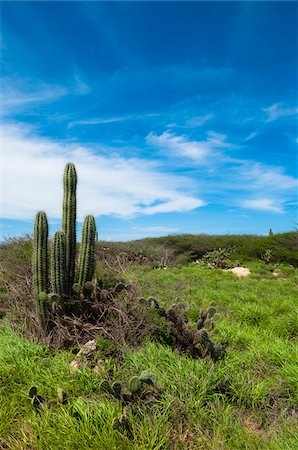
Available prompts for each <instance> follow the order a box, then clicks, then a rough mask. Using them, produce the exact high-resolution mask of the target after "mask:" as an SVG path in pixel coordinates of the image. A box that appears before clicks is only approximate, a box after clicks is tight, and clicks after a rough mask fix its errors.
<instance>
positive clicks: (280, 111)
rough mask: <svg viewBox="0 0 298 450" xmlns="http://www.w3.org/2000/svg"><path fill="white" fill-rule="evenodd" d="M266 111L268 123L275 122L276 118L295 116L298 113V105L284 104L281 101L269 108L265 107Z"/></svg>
mask: <svg viewBox="0 0 298 450" xmlns="http://www.w3.org/2000/svg"><path fill="white" fill-rule="evenodd" d="M263 111H264V112H265V113H266V115H267V118H266V123H270V122H274V121H275V120H278V119H281V118H284V117H295V116H297V115H298V106H283V104H281V103H274V104H273V105H271V106H269V107H268V108H263Z"/></svg>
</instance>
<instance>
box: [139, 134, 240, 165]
mask: <svg viewBox="0 0 298 450" xmlns="http://www.w3.org/2000/svg"><path fill="white" fill-rule="evenodd" d="M146 141H147V143H148V144H149V145H153V146H156V147H159V148H160V149H162V150H164V151H166V152H171V153H170V156H176V157H177V156H178V157H183V158H185V157H186V158H189V159H192V160H194V161H196V163H197V164H202V165H210V164H212V161H211V158H212V159H213V158H214V157H216V155H217V154H218V153H219V150H221V149H225V148H237V146H236V145H234V144H231V143H229V142H227V137H226V136H225V135H224V134H220V133H216V132H214V131H208V132H207V137H206V139H205V140H200V141H198V140H190V139H188V138H187V137H186V136H185V135H180V136H178V135H176V134H173V133H170V132H168V131H165V132H163V133H162V134H160V135H157V134H155V133H149V134H148V136H147V137H146Z"/></svg>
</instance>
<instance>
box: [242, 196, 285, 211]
mask: <svg viewBox="0 0 298 450" xmlns="http://www.w3.org/2000/svg"><path fill="white" fill-rule="evenodd" d="M241 206H242V207H243V208H247V209H254V210H257V211H267V212H274V213H283V212H284V211H283V208H282V203H281V201H280V200H277V199H272V198H255V199H249V200H243V201H242V204H241Z"/></svg>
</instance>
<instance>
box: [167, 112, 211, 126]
mask: <svg viewBox="0 0 298 450" xmlns="http://www.w3.org/2000/svg"><path fill="white" fill-rule="evenodd" d="M214 117H215V116H214V114H213V113H209V114H204V115H202V116H194V117H190V118H189V119H186V120H184V121H181V122H178V123H176V122H172V123H169V124H168V125H167V128H198V127H201V126H202V125H204V124H205V123H206V122H208V121H209V120H211V119H213V118H214Z"/></svg>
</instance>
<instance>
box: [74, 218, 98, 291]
mask: <svg viewBox="0 0 298 450" xmlns="http://www.w3.org/2000/svg"><path fill="white" fill-rule="evenodd" d="M95 234H96V225H95V219H94V217H93V216H90V215H89V216H86V217H85V220H84V224H83V230H82V242H81V249H80V258H79V279H78V283H79V284H80V285H81V286H83V285H84V284H85V283H86V282H87V281H91V280H92V278H93V275H94V271H95V256H94V252H95Z"/></svg>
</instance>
